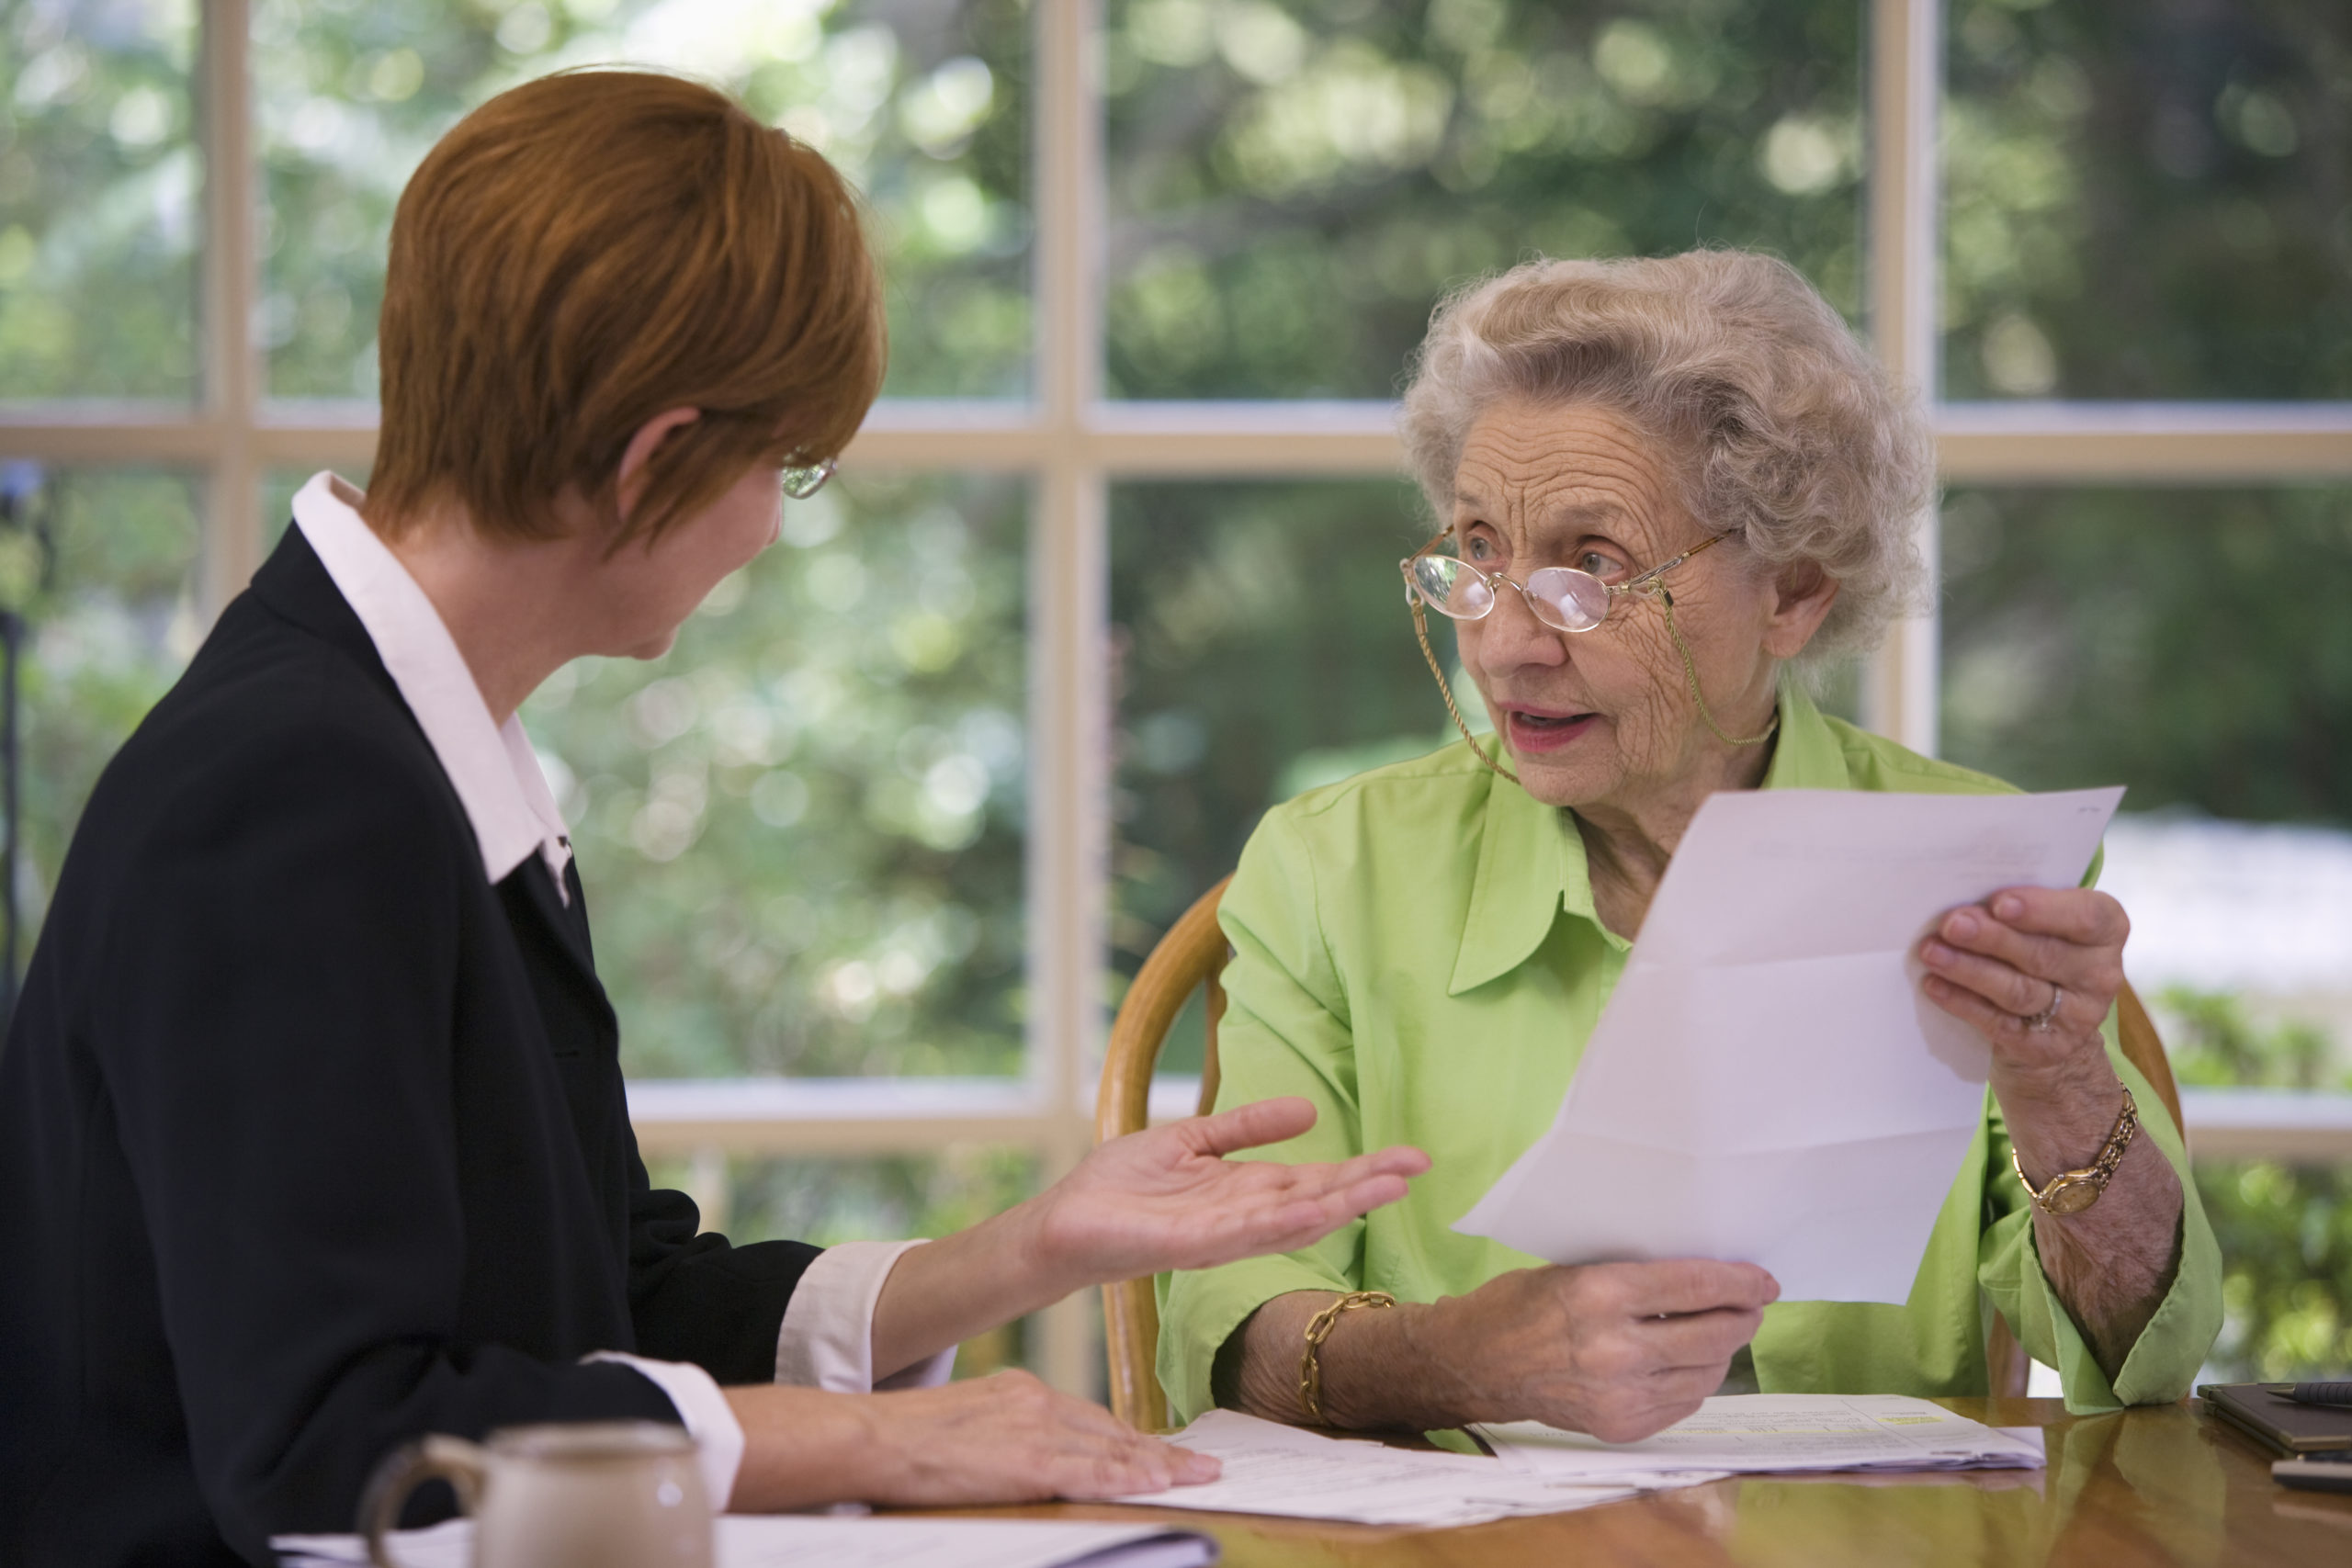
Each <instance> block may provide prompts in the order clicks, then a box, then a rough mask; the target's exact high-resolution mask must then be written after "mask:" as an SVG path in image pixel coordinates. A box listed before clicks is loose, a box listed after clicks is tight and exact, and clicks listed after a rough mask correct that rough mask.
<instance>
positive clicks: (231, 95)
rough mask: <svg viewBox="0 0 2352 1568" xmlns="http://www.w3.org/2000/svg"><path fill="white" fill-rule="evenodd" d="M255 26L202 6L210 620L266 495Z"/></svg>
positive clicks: (242, 566)
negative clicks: (257, 312) (256, 330)
mask: <svg viewBox="0 0 2352 1568" xmlns="http://www.w3.org/2000/svg"><path fill="white" fill-rule="evenodd" d="M251 24H252V12H251V7H250V6H249V5H248V4H247V0H204V11H203V19H202V27H203V50H202V61H203V63H202V64H201V66H200V67H199V68H198V69H199V71H200V73H201V75H200V77H199V80H198V83H197V100H198V113H199V116H200V119H199V127H200V129H199V130H198V136H199V137H200V139H201V141H202V146H203V151H204V255H203V266H202V269H201V276H202V277H203V280H204V281H203V295H202V299H201V305H200V320H201V322H202V327H201V337H200V342H201V344H202V358H201V361H200V363H201V366H202V383H203V389H204V390H203V412H204V416H205V419H206V422H207V423H209V425H210V426H211V428H212V431H213V433H214V440H213V447H212V453H211V462H210V469H209V474H208V476H207V479H208V483H207V485H206V505H205V510H204V569H203V570H204V580H203V594H204V610H205V614H206V615H207V618H209V617H210V616H211V615H217V614H219V613H220V608H221V606H222V605H224V604H227V603H228V602H229V600H230V599H231V597H232V596H233V595H234V594H235V593H236V592H238V591H239V590H240V589H242V588H243V587H244V585H245V582H246V581H247V580H248V579H249V578H251V577H252V576H253V574H254V567H256V566H258V565H259V564H260V553H261V531H260V526H259V520H258V519H257V518H256V517H255V516H254V502H255V499H256V498H257V497H258V496H259V494H260V491H261V486H260V479H261V473H260V467H259V463H258V461H257V457H256V454H255V451H254V410H255V406H256V404H257V403H258V401H259V399H260V393H261V378H262V372H261V364H260V360H259V357H258V355H256V354H255V353H254V335H253V319H254V292H255V286H256V283H257V278H256V276H255V271H254V269H255V266H256V264H257V257H256V256H255V254H254V231H255V227H256V225H255V221H254V219H255V214H256V210H257V209H256V205H255V200H254V159H253V92H252V72H251V62H252V55H253V49H252V36H251Z"/></svg>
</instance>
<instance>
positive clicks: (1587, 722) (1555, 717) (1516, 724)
mask: <svg viewBox="0 0 2352 1568" xmlns="http://www.w3.org/2000/svg"><path fill="white" fill-rule="evenodd" d="M1504 718H1505V723H1506V725H1507V726H1508V728H1509V730H1510V744H1511V750H1514V751H1520V752H1530V751H1556V750H1559V749H1560V748H1561V747H1563V746H1566V745H1568V744H1569V743H1571V742H1572V741H1574V740H1575V739H1577V737H1578V736H1580V735H1582V734H1584V733H1585V731H1587V730H1589V729H1590V728H1592V727H1593V725H1594V724H1595V723H1596V722H1598V721H1599V719H1600V715H1598V714H1592V713H1544V712H1541V711H1538V710H1534V709H1529V708H1508V709H1506V710H1504Z"/></svg>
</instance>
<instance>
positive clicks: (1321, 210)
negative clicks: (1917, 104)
mask: <svg viewBox="0 0 2352 1568" xmlns="http://www.w3.org/2000/svg"><path fill="white" fill-rule="evenodd" d="M1860 20H1861V6H1860V5H1859V4H1858V3H1857V0H1715V3H1712V4H1708V5H1705V6H1691V5H1689V4H1687V3H1683V0H1604V3H1601V4H1597V5H1590V6H1559V5H1554V4H1548V3H1544V0H1110V4H1109V5H1108V6H1107V7H1106V27H1107V37H1106V39H1105V40H1104V61H1105V64H1104V89H1105V92H1106V94H1107V96H1108V114H1109V134H1110V142H1109V154H1110V173H1111V179H1110V197H1111V229H1110V235H1109V245H1110V289H1111V294H1110V321H1109V355H1110V363H1109V380H1110V385H1111V387H1112V388H1113V389H1114V390H1115V391H1116V392H1118V393H1121V394H1124V395H1125V396H1129V397H1143V398H1163V397H1298V396H1340V397H1385V396H1387V395H1389V394H1390V393H1391V392H1392V391H1393V390H1394V389H1395V386H1396V383H1397V376H1398V373H1399V371H1400V370H1401V369H1402V367H1403V366H1404V363H1405V357H1406V355H1407V354H1408V352H1409V351H1410V350H1411V348H1412V347H1413V345H1414V344H1416V343H1417V342H1419V338H1420V335H1421V333H1422V330H1423V328H1424V327H1425V326H1426V324H1427V322H1428V320H1429V313H1430V306H1431V305H1432V304H1433V303H1434V302H1435V301H1436V299H1438V297H1439V296H1440V294H1441V293H1442V292H1443V291H1444V290H1445V289H1446V288H1449V287H1451V286H1453V285H1454V284H1457V283H1459V282H1461V281H1463V280H1464V279H1465V278H1468V277H1471V276H1476V275H1477V274H1480V273H1483V272H1487V271H1490V270H1494V269H1497V268H1500V267H1505V266H1509V265H1511V264H1512V263H1514V262H1517V261H1519V260H1521V259H1522V258H1524V257H1526V256H1528V255H1530V254H1534V253H1539V252H1540V253H1543V254H1549V255H1555V256H1585V255H1606V254H1628V253H1645V254H1655V253H1660V252H1670V251H1680V250H1686V249H1689V248H1690V247H1691V246H1693V245H1702V244H1711V243H1730V244H1738V245H1762V246H1767V247H1770V248H1771V249H1773V250H1775V251H1777V252H1779V253H1780V254H1782V255H1785V256H1787V257H1788V258H1789V259H1790V260H1791V261H1792V262H1793V263H1795V264H1796V265H1797V266H1798V267H1800V268H1801V269H1803V270H1804V273H1805V275H1806V276H1809V277H1811V278H1812V279H1813V280H1814V281H1815V283H1816V284H1818V285H1819V286H1820V287H1821V288H1823V289H1825V290H1826V292H1827V294H1828V296H1829V298H1830V299H1831V301H1832V302H1833V303H1835V304H1836V305H1838V307H1839V308H1840V309H1841V310H1845V311H1846V312H1847V313H1848V314H1849V315H1852V314H1855V313H1856V312H1857V310H1858V300H1859V298H1860V281H1859V278H1860V267H1859V263H1858V259H1857V258H1858V248H1857V243H1858V234H1859V230H1860V208H1859V202H1860V169H1861V161H1862V160H1861V135H1860V121H1859V118H1858V104H1859V101H1860V52H1859V51H1860Z"/></svg>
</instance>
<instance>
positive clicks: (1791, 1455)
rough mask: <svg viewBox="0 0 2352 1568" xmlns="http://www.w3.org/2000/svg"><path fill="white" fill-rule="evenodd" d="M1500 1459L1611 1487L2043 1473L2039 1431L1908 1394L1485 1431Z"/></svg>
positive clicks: (1777, 1400)
mask: <svg viewBox="0 0 2352 1568" xmlns="http://www.w3.org/2000/svg"><path fill="white" fill-rule="evenodd" d="M1476 1431H1477V1432H1478V1434H1479V1436H1481V1437H1483V1438H1486V1440H1487V1446H1488V1447H1490V1448H1492V1449H1493V1450H1495V1453H1496V1455H1497V1456H1498V1458H1500V1459H1502V1460H1503V1461H1506V1462H1508V1463H1510V1464H1511V1465H1513V1466H1514V1467H1516V1468H1520V1469H1523V1470H1527V1471H1530V1472H1533V1473H1537V1474H1543V1475H1550V1476H1553V1477H1555V1478H1556V1479H1558V1480H1561V1481H1574V1482H1582V1483H1596V1484H1600V1483H1607V1482H1608V1481H1610V1480H1611V1478H1613V1477H1614V1476H1615V1475H1616V1474H1617V1473H1618V1472H1619V1471H1621V1470H1623V1471H1630V1472H1638V1473H1641V1474H1645V1475H1646V1474H1649V1473H1651V1472H1656V1471H1658V1470H1661V1469H1670V1468H1672V1467H1674V1466H1677V1465H1691V1466H1694V1467H1699V1468H1703V1469H1706V1470H1710V1471H1714V1472H1759V1471H1790V1470H1902V1471H1909V1470H1920V1471H1929V1470H2039V1469H2041V1466H2042V1462H2043V1461H2042V1451H2041V1433H2040V1432H2039V1431H2035V1432H2033V1433H2032V1435H2031V1436H2030V1438H2029V1437H2028V1436H2026V1435H2025V1434H2023V1433H2012V1432H2007V1431H2003V1430H2001V1429H2000V1428H1998V1427H1987V1426H1984V1425H1982V1424H1981V1423H1979V1422H1975V1421H1971V1420H1970V1419H1968V1418H1967V1417H1966V1416H1955V1415H1953V1414H1952V1413H1951V1411H1949V1410H1946V1409H1944V1408H1942V1407H1941V1406H1940V1405H1935V1404H1928V1402H1927V1401H1926V1400H1924V1399H1912V1398H1910V1397H1908V1396H1906V1395H1904V1394H1897V1393H1877V1394H1840V1393H1748V1394H1730V1395H1720V1396H1718V1397H1716V1398H1713V1399H1710V1400H1708V1401H1707V1402H1706V1403H1705V1404H1703V1405H1702V1407H1701V1408H1700V1410H1699V1413H1698V1414H1697V1415H1695V1416H1686V1417H1684V1418H1683V1419H1682V1420H1679V1421H1677V1422H1676V1423H1675V1424H1674V1425H1673V1426H1671V1427H1668V1428H1667V1429H1666V1430H1665V1431H1663V1432H1660V1433H1658V1434H1657V1436H1655V1437H1651V1438H1643V1439H1642V1440H1641V1441H1640V1442H1638V1443H1604V1442H1602V1441H1600V1439H1599V1438H1589V1437H1587V1436H1585V1435H1584V1434H1583V1433H1581V1432H1563V1431H1560V1430H1558V1429H1556V1428H1555V1427H1546V1426H1544V1425H1542V1424H1541V1423H1539V1422H1534V1421H1514V1422H1510V1423H1509V1424H1507V1425H1498V1426H1488V1427H1477V1428H1476Z"/></svg>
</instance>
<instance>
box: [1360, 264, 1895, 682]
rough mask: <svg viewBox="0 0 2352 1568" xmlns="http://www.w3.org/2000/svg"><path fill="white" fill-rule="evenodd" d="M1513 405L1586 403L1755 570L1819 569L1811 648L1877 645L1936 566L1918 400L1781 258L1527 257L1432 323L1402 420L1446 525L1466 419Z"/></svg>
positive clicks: (1818, 657)
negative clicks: (1826, 597)
mask: <svg viewBox="0 0 2352 1568" xmlns="http://www.w3.org/2000/svg"><path fill="white" fill-rule="evenodd" d="M1507 400H1532V401H1535V402H1539V403H1545V404H1561V403H1592V404H1596V405H1598V406H1600V407H1603V408H1607V409H1609V410H1611V411H1612V412H1616V413H1618V414H1619V415H1621V416H1623V417H1624V418H1626V419H1628V420H1630V421H1631V422H1632V423H1634V426H1635V428H1637V429H1639V430H1641V431H1643V432H1644V433H1645V434H1648V435H1650V436H1652V437H1653V438H1655V439H1657V440H1658V441H1660V442H1661V443H1662V444H1664V445H1665V446H1667V448H1668V451H1669V453H1670V454H1671V457H1670V458H1669V461H1668V471H1669V472H1672V473H1674V474H1675V475H1676V476H1677V477H1678V479H1679V484H1680V487H1681V491H1682V499H1683V502H1684V504H1685V505H1687V506H1688V507H1689V508H1690V510H1691V515H1692V516H1694V517H1696V518H1697V519H1698V520H1699V521H1700V523H1701V524H1702V525H1703V526H1705V527H1706V528H1708V529H1709V530H1711V531H1713V532H1715V533H1719V534H1731V535H1736V536H1738V537H1739V538H1740V539H1742V540H1743V541H1745V543H1746V544H1747V547H1748V549H1749V550H1750V551H1751V552H1752V553H1753V558H1754V559H1755V560H1756V562H1757V563H1758V566H1759V568H1761V569H1762V570H1779V569H1780V568H1782V567H1786V566H1789V565H1792V564H1794V563H1798V562H1810V563H1811V564H1813V565H1815V566H1817V567H1819V568H1820V569H1821V570H1823V571H1825V572H1826V573H1827V574H1828V575H1829V576H1830V577H1832V578H1835V579H1836V580H1837V581H1838V600H1837V603H1836V604H1834V605H1833V606H1832V607H1831V609H1830V612H1829V615H1828V618H1827V619H1826V620H1825V621H1824V622H1823V623H1822V626H1821V629H1820V631H1819V632H1817V633H1816V634H1815V637H1814V638H1813V641H1812V643H1811V644H1810V645H1809V646H1808V647H1807V648H1806V649H1805V651H1804V655H1802V659H1803V660H1804V663H1806V664H1808V665H1813V666H1816V667H1817V666H1819V665H1821V664H1823V663H1826V662H1828V661H1829V660H1834V659H1836V658H1837V657H1838V656H1839V655H1842V654H1847V653H1851V652H1855V651H1858V650H1861V649H1869V648H1871V647H1873V646H1875V645H1876V644H1877V642H1878V641H1879V639H1880V638H1881V637H1883V635H1884V634H1885V631H1886V627H1887V625H1888V623H1889V622H1890V621H1892V620H1894V618H1895V617H1896V616H1898V615H1903V614H1905V612H1907V611H1909V610H1911V609H1913V608H1914V607H1915V606H1916V604H1917V601H1918V599H1919V596H1920V592H1921V587H1922V584H1923V582H1924V581H1925V577H1926V567H1925V562H1924V561H1923V560H1922V558H1921V556H1920V551H1919V543H1918V524H1919V520H1920V518H1921V516H1922V515H1923V514H1924V513H1925V512H1926V510H1927V507H1928V504H1929V503H1930V502H1931V501H1932V499H1933V496H1934V492H1935V450H1934V446H1933V443H1932V441H1931V439H1930V437H1929V435H1928V426H1927V422H1926V420H1925V419H1924V418H1923V417H1922V416H1921V415H1920V412H1919V410H1918V406H1917V402H1916V400H1914V399H1913V398H1912V397H1911V396H1910V395H1909V394H1907V393H1906V392H1905V391H1904V390H1903V389H1900V388H1899V387H1897V386H1896V385H1895V383H1894V380H1893V379H1892V378H1890V377H1889V376H1888V375H1887V374H1886V372H1885V371H1884V370H1883V369H1882V368H1881V367H1880V366H1879V364H1878V361H1877V360H1876V359H1874V358H1872V357H1871V354H1870V352H1869V351H1868V350H1867V349H1865V348H1864V347H1863V346H1862V345H1861V344H1860V343H1858V342H1857V341H1855V338H1854V334H1853V333H1851V332H1850V331H1849V330H1848V329H1847V326H1846V323H1845V322H1844V321H1842V320H1840V319H1839V317H1838V313H1837V312H1836V311H1835V310H1831V309H1830V308H1829V305H1828V302H1827V301H1826V300H1824V299H1822V298H1821V296H1820V295H1819V294H1818V293H1816V292H1815V290H1814V288H1813V286H1812V285H1810V284H1808V283H1807V282H1805V280H1804V278H1803V277H1802V276H1799V275H1798V273H1797V271H1796V269H1795V268H1793V267H1792V266H1790V265H1788V264H1787V263H1786V262H1783V261H1780V260H1778V259H1776V258H1774V257H1771V256H1766V255H1758V254H1754V253H1752V252H1747V251H1736V250H1703V251H1690V252H1686V253H1685V254H1681V255H1678V256H1664V257H1658V258H1655V259H1646V260H1626V261H1532V262H1528V263H1525V264H1524V265H1520V266H1516V267H1513V268H1512V269H1511V270H1510V271H1509V272H1506V273H1503V274H1501V275H1500V276H1495V277H1491V278H1487V279H1486V280H1485V281H1483V282H1480V283H1476V284H1473V285H1471V286H1470V287H1468V288H1464V289H1462V290H1460V291H1459V292H1457V293H1455V294H1454V295H1453V296H1452V297H1450V298H1449V299H1446V300H1445V301H1444V302H1443V303H1442V304H1441V305H1440V306H1439V307H1438V309H1437V310H1436V312H1435V313H1434V314H1433V315H1432V316H1431V318H1430V331H1429V336H1428V337H1427V338H1425V339H1423V340H1422V343H1421V346H1420V350H1419V353H1418V354H1417V355H1415V358H1414V363H1413V367H1412V380H1411V384H1410V385H1409V386H1408V388H1407V389H1406V392H1405V401H1404V408H1403V411H1402V412H1401V414H1400V415H1399V420H1398V423H1399V425H1400V428H1401V433H1402V434H1403V436H1404V442H1405V451H1406V457H1407V460H1408V462H1409V463H1410V464H1411V465H1412V468H1413V471H1414V474H1415V477H1416V478H1417V479H1419V482H1420V486H1421V491H1422V493H1423V494H1424V495H1426V496H1427V497H1428V498H1429V502H1430V506H1431V508H1432V509H1433V510H1434V511H1435V512H1436V514H1437V516H1438V518H1439V520H1440V521H1441V522H1442V521H1443V520H1444V519H1445V518H1446V517H1448V516H1450V515H1451V514H1452V513H1453V475H1454V469H1455V468H1456V466H1457V465H1458V464H1459V463H1460V461H1461V457H1462V446H1463V443H1464V440H1465V439H1467V437H1468V435H1469V433H1470V428H1471V426H1472V425H1473V424H1474V423H1476V421H1477V418H1478V416H1479V414H1480V413H1481V412H1484V411H1485V410H1486V409H1487V407H1488V406H1489V405H1491V404H1494V403H1497V402H1501V401H1507Z"/></svg>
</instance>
